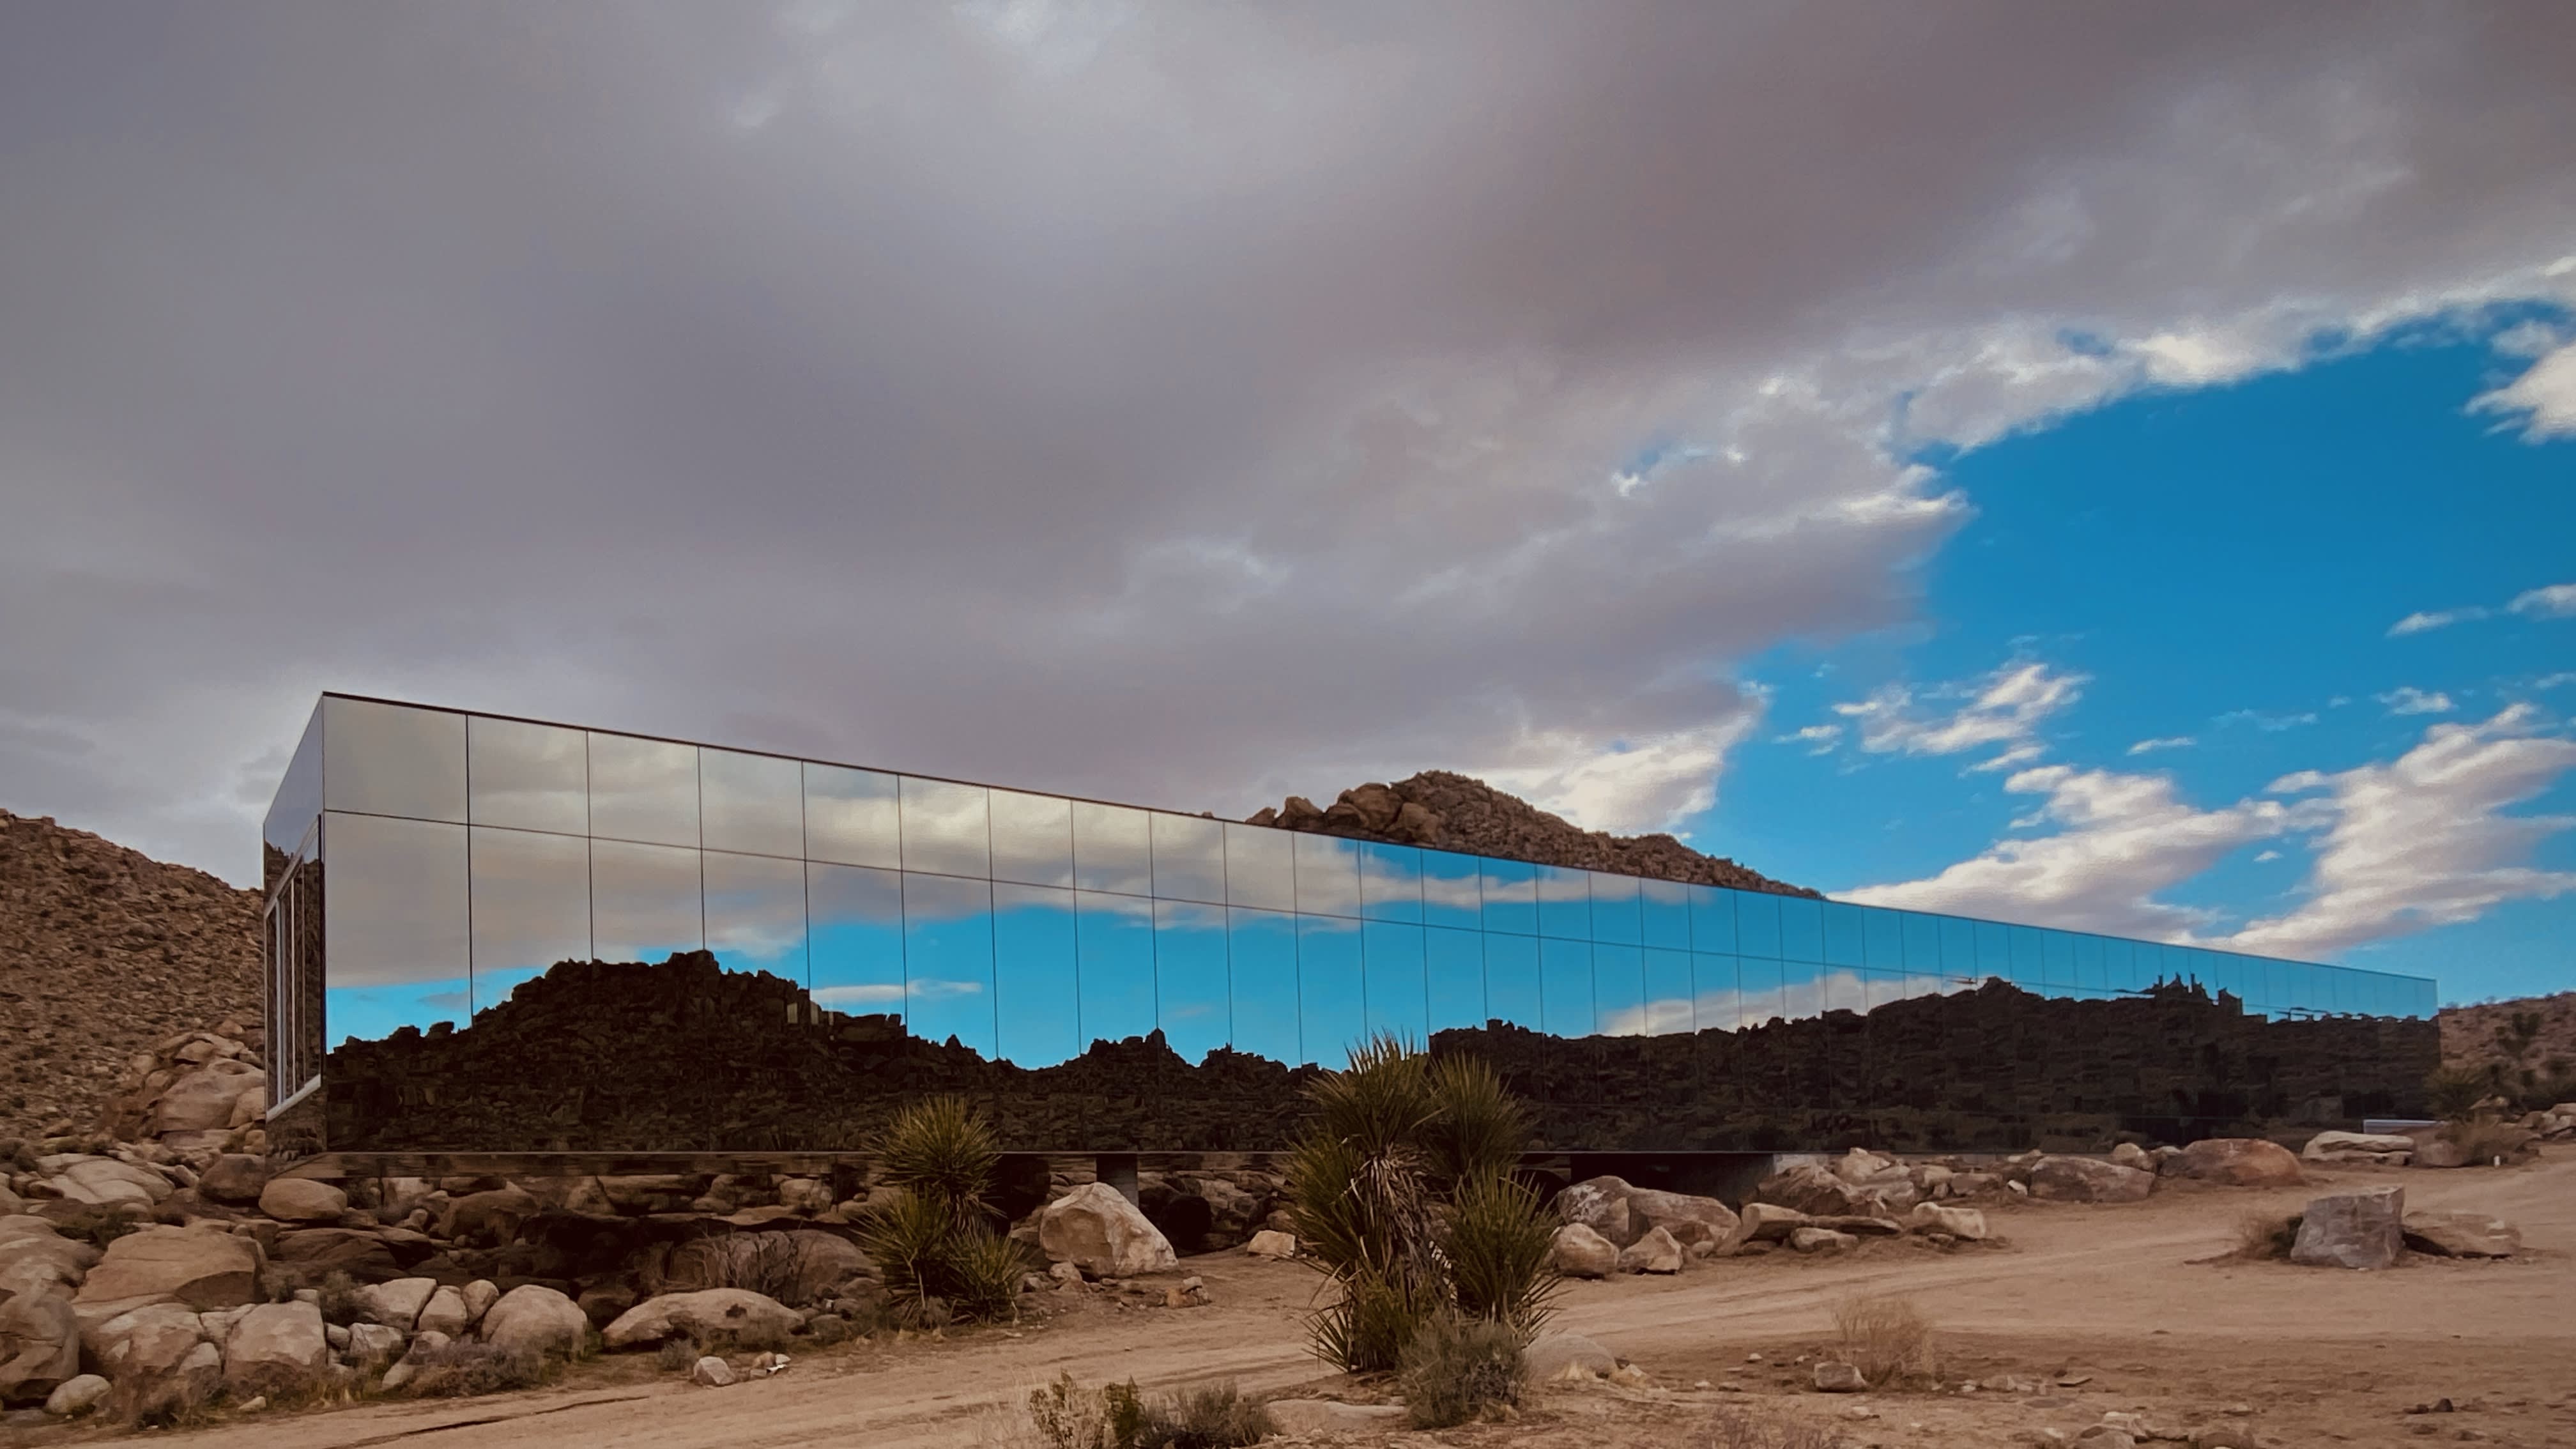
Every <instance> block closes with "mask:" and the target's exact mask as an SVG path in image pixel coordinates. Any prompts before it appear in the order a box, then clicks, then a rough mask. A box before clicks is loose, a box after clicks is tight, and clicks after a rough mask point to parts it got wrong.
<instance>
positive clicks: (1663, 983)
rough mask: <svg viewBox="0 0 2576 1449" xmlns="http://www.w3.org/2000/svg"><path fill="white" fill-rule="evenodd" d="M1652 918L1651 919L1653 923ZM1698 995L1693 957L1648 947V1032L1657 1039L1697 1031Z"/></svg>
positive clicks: (1660, 948) (1687, 954) (1684, 953)
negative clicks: (1695, 997)
mask: <svg viewBox="0 0 2576 1449" xmlns="http://www.w3.org/2000/svg"><path fill="white" fill-rule="evenodd" d="M1652 919H1653V918H1652V917H1651V916H1649V917H1648V920H1649V922H1650V923H1651V921H1652ZM1696 995H1698V983H1697V982H1696V981H1695V980H1694V979H1693V977H1692V972H1691V954H1690V953H1689V952H1688V951H1672V950H1667V949H1665V948H1663V947H1660V946H1648V947H1647V948H1646V1030H1647V1031H1648V1032H1651V1033H1653V1034H1654V1035H1657V1036H1665V1035H1671V1034H1674V1033H1678V1032H1688V1031H1695V1030H1697V1029H1698V1026H1699V1022H1698V1011H1697V1009H1696V1008H1695V1007H1694V1006H1693V1005H1692V998H1693V997H1694V996H1696Z"/></svg>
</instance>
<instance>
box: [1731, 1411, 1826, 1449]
mask: <svg viewBox="0 0 2576 1449" xmlns="http://www.w3.org/2000/svg"><path fill="white" fill-rule="evenodd" d="M1843 1444H1844V1440H1843V1436H1841V1435H1840V1434H1837V1433H1835V1432H1834V1431H1833V1430H1831V1429H1826V1428H1821V1427H1819V1426H1817V1425H1814V1424H1802V1423H1799V1422H1797V1421H1796V1420H1794V1419H1792V1420H1780V1419H1757V1418H1755V1417H1754V1416H1752V1415H1750V1414H1747V1413H1744V1412H1742V1411H1740V1410H1736V1409H1720V1410H1718V1411H1717V1414H1716V1416H1715V1417H1713V1418H1712V1419H1710V1421H1709V1429H1708V1434H1707V1435H1706V1437H1704V1438H1702V1439H1701V1440H1700V1441H1699V1442H1698V1444H1697V1445H1696V1446H1695V1449H1843Z"/></svg>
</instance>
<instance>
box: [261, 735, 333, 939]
mask: <svg viewBox="0 0 2576 1449" xmlns="http://www.w3.org/2000/svg"><path fill="white" fill-rule="evenodd" d="M321 813H322V711H321V708H320V707H319V706H316V707H315V709H314V711H313V714H312V717H311V718H309V719H307V720H306V721H305V722H304V738H302V739H301V740H298V741H297V742H296V745H295V754H294V756H293V757H292V758H290V759H289V760H288V761H287V762H286V773H285V774H284V775H282V776H280V777H279V778H278V782H277V794H276V796H275V797H274V798H272V799H271V800H270V801H269V805H268V815H267V818H265V819H264V820H262V821H261V822H260V836H261V839H262V840H263V841H264V842H265V843H266V845H267V847H268V848H267V850H266V851H265V852H263V854H262V860H263V862H264V863H263V865H262V866H261V870H260V889H261V891H263V892H266V893H274V892H275V891H276V890H277V884H278V881H279V879H280V878H281V877H282V875H283V873H284V871H285V869H286V865H287V862H288V861H289V860H290V859H292V858H293V857H294V855H295V853H296V852H297V851H298V850H300V849H302V848H303V846H304V832H305V831H306V830H308V829H310V828H311V827H312V825H313V822H314V820H315V819H316V818H317V817H319V816H320V815H321Z"/></svg>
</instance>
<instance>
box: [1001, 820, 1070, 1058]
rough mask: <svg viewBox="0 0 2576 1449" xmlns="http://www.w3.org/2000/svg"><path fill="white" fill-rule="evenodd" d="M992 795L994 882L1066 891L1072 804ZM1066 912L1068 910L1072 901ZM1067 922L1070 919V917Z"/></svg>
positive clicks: (1068, 885)
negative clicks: (1003, 881) (1004, 881)
mask: <svg viewBox="0 0 2576 1449" xmlns="http://www.w3.org/2000/svg"><path fill="white" fill-rule="evenodd" d="M991 794H992V798H991V809H992V812H993V879H995V880H1009V881H1018V882H1019V883H1021V884H1022V885H1040V886H1058V887H1070V886H1071V885H1072V884H1073V802H1072V801H1070V800H1066V799H1064V798H1062V797H1061V796H1056V795H1027V794H1022V793H1021V792H1020V791H1017V790H995V791H993V792H991ZM1066 909H1067V910H1071V909H1072V906H1071V903H1070V902H1068V903H1067V905H1066ZM1066 919H1067V920H1068V921H1070V920H1071V919H1072V917H1070V916H1067V917H1066ZM1005 1035H1006V1036H1007V1035H1008V1033H1007V1031H1006V1032H1005Z"/></svg>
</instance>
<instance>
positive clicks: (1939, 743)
mask: <svg viewBox="0 0 2576 1449" xmlns="http://www.w3.org/2000/svg"><path fill="white" fill-rule="evenodd" d="M2085 679H2086V676H2084V675H2081V674H2064V673H2059V672H2057V671H2055V670H2053V669H2051V668H2050V667H2049V666H2048V665H2047V664H2045V663H2042V662H2040V661H2037V660H2026V661H2022V662H2018V663H2013V664H2007V665H2004V666H2003V667H2002V668H1999V669H1997V670H1995V671H1994V672H1993V673H1991V674H1988V675H1985V676H1983V677H1982V678H1980V679H1977V680H1974V681H1969V682H1964V683H1956V684H1945V685H1941V686H1939V687H1937V688H1935V689H1932V690H1930V691H1927V692H1926V693H1925V694H1923V695H1921V696H1920V697H1919V700H1920V701H1930V702H1933V703H1934V704H1935V706H1936V707H1934V708H1931V709H1928V710H1927V709H1923V708H1919V707H1918V696H1917V695H1916V694H1915V693H1914V692H1913V690H1911V689H1910V688H1908V687H1907V686H1905V685H1901V684H1891V685H1888V686H1886V687H1884V688H1882V689H1880V690H1878V691H1876V692H1875V693H1873V694H1871V695H1870V696H1869V698H1867V699H1864V700H1857V701H1854V702H1851V703H1847V704H1837V705H1835V706H1834V712H1835V713H1837V714H1841V715H1844V716H1847V717H1848V718H1850V719H1851V720H1852V721H1854V722H1855V723H1856V724H1857V725H1858V727H1859V729H1860V746H1861V748H1862V749H1864V750H1868V751H1870V752H1871V753H1873V754H1890V753H1902V754H1908V755H1955V754H1960V753H1963V752H1965V751H1969V750H1979V749H1984V748H1986V747H1987V746H1990V745H2002V746H2004V748H2003V750H2001V751H2000V752H1999V753H1997V754H1996V755H1995V756H1994V757H1993V758H1991V759H1988V760H1985V761H1982V762H1980V763H1979V764H1977V765H1975V766H1973V767H1972V768H1974V769H1979V770H1998V769H2008V768H2011V767H2012V766H2015V765H2020V764H2025V763H2027V762H2029V761H2031V760H2034V759H2037V758H2038V757H2039V756H2040V755H2041V754H2042V753H2043V751H2044V747H2043V746H2042V745H2041V744H2040V742H2039V740H2038V738H2037V732H2038V730H2039V727H2040V725H2042V724H2043V723H2045V722H2046V721H2047V719H2048V717H2049V716H2051V715H2053V714H2056V713H2057V712H2059V711H2060V710H2063V709H2065V708H2066V707H2067V706H2069V705H2071V704H2073V703H2075V702H2076V701H2077V700H2079V699H2081V698H2083V696H2084V683H2085ZM1955 699H1964V700H1965V703H1962V704H1960V705H1958V706H1957V707H1956V708H1954V709H1948V710H1943V709H1941V708H1938V707H1937V706H1938V704H1940V703H1944V702H1947V701H1950V700H1955Z"/></svg>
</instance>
